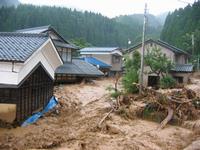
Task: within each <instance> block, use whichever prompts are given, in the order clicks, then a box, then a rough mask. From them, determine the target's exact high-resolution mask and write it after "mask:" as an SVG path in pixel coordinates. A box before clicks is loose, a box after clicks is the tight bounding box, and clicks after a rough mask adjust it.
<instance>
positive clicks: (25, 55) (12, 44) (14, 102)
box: [0, 33, 63, 122]
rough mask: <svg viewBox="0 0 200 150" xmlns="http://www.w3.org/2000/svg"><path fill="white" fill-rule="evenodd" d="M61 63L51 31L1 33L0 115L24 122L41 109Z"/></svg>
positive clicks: (0, 116)
mask: <svg viewBox="0 0 200 150" xmlns="http://www.w3.org/2000/svg"><path fill="white" fill-rule="evenodd" d="M62 64H63V62H62V60H61V58H60V56H59V54H58V52H57V50H56V48H55V47H54V44H53V42H52V40H51V39H50V38H49V36H48V35H46V34H32V33H31V34H30V33H0V119H1V120H4V121H7V122H12V121H14V120H15V121H17V122H21V121H23V120H24V119H26V118H27V117H28V116H30V115H32V114H33V113H34V112H37V111H39V110H41V109H42V108H43V107H44V106H45V105H46V104H47V103H48V101H49V100H50V98H51V97H52V96H53V83H54V73H55V70H56V68H57V67H58V66H60V65H62ZM10 108H12V111H11V110H10ZM10 111H11V112H10Z"/></svg>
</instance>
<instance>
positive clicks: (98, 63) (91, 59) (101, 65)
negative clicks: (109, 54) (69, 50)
mask: <svg viewBox="0 0 200 150" xmlns="http://www.w3.org/2000/svg"><path fill="white" fill-rule="evenodd" d="M81 59H83V60H84V61H86V62H88V63H90V64H92V65H94V66H99V68H111V65H108V64H106V63H104V62H102V61H100V60H98V59H96V58H94V57H83V58H81Z"/></svg>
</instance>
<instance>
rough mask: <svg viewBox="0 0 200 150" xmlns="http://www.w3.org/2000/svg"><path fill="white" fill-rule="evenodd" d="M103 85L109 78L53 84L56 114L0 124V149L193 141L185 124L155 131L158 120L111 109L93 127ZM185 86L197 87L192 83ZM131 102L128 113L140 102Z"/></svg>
mask: <svg viewBox="0 0 200 150" xmlns="http://www.w3.org/2000/svg"><path fill="white" fill-rule="evenodd" d="M196 83H197V82H195V84H196ZM193 84H194V83H193ZM109 86H114V79H101V80H95V81H94V83H92V84H91V83H90V84H84V83H81V84H73V85H72V84H71V85H59V86H57V87H55V95H56V97H57V98H58V99H59V106H58V108H57V109H58V111H59V113H58V114H57V113H54V112H52V113H49V114H47V115H46V116H45V117H43V118H41V119H40V120H39V121H38V122H37V123H35V124H33V125H30V126H27V127H23V128H21V127H18V128H14V129H2V128H1V129H0V149H5V150H7V149H19V150H21V149H57V150H67V149H69V150H81V149H82V150H95V149H97V150H98V149H99V150H108V149H109V150H124V149H126V150H129V149H130V150H134V149H137V150H138V149H139V150H169V149H171V150H181V149H184V148H186V147H188V148H187V150H190V149H189V148H190V147H189V145H190V146H191V144H192V143H193V142H195V141H197V142H198V140H197V139H198V137H197V133H196V131H195V130H192V129H190V128H186V127H184V126H183V127H181V126H172V125H167V126H166V127H165V128H164V129H160V130H159V129H158V125H159V123H156V122H151V121H147V120H142V119H139V118H137V117H136V116H135V117H133V118H131V119H127V118H124V117H122V116H120V115H117V114H115V113H112V114H111V115H110V116H109V118H108V119H107V120H106V121H105V122H104V123H103V125H102V128H101V129H99V128H97V124H98V123H99V121H100V120H101V119H102V118H103V117H104V116H105V114H106V113H108V112H109V110H110V101H111V100H110V99H111V98H110V96H109V91H108V90H106V89H107V87H109ZM188 86H189V85H188ZM190 86H192V87H193V88H194V87H195V89H196V90H197V91H198V90H199V89H200V87H199V89H198V86H200V85H198V83H197V84H196V85H190ZM119 87H120V85H119ZM134 105H135V106H133V107H132V111H133V112H134V109H136V107H137V106H139V105H140V103H139V102H136V103H135V104H134Z"/></svg>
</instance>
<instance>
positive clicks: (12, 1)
mask: <svg viewBox="0 0 200 150" xmlns="http://www.w3.org/2000/svg"><path fill="white" fill-rule="evenodd" d="M17 5H19V1H18V0H0V7H2V6H4V7H9V6H17Z"/></svg>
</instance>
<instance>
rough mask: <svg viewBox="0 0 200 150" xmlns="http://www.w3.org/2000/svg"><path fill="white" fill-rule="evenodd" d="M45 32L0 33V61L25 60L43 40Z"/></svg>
mask: <svg viewBox="0 0 200 150" xmlns="http://www.w3.org/2000/svg"><path fill="white" fill-rule="evenodd" d="M47 40H48V36H47V35H46V34H28V33H9V32H2V33H0V61H16V62H24V61H26V60H27V59H28V58H29V57H30V56H31V55H32V54H33V53H34V52H35V51H36V50H37V49H38V48H39V47H40V46H41V45H42V44H43V43H44V42H46V41H47Z"/></svg>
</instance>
